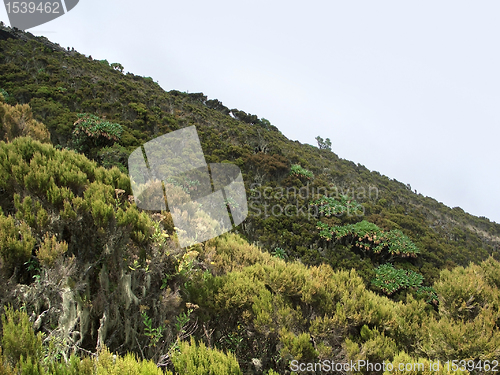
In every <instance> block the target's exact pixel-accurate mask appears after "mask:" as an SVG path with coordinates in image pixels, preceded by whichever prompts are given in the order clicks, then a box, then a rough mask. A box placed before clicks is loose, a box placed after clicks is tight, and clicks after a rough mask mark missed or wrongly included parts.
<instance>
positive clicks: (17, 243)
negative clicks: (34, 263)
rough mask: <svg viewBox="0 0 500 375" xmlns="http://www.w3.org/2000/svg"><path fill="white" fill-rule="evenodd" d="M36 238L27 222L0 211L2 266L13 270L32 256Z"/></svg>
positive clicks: (9, 270)
mask: <svg viewBox="0 0 500 375" xmlns="http://www.w3.org/2000/svg"><path fill="white" fill-rule="evenodd" d="M35 243H36V240H35V239H34V238H33V236H32V235H31V230H30V228H29V226H28V225H27V224H26V223H25V222H20V223H16V221H15V220H14V218H12V217H11V216H8V217H5V216H4V215H3V214H2V213H0V256H1V258H2V268H4V269H5V270H6V271H7V272H12V271H13V269H14V268H15V267H19V266H21V265H22V264H23V263H25V262H26V261H28V259H29V258H30V257H31V252H32V250H33V248H34V246H35Z"/></svg>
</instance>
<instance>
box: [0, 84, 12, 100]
mask: <svg viewBox="0 0 500 375" xmlns="http://www.w3.org/2000/svg"><path fill="white" fill-rule="evenodd" d="M9 98H10V95H9V93H8V92H7V91H5V90H4V89H2V88H1V87H0V103H2V102H8V101H9Z"/></svg>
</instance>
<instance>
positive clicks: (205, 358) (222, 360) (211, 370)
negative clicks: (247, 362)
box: [172, 338, 242, 375]
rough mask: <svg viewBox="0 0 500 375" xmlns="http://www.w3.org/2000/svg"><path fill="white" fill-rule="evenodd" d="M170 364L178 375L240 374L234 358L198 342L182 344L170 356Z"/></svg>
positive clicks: (229, 354)
mask: <svg viewBox="0 0 500 375" xmlns="http://www.w3.org/2000/svg"><path fill="white" fill-rule="evenodd" d="M172 363H173V364H174V367H175V371H176V372H177V373H178V374H179V375H231V374H235V375H240V374H242V372H241V370H240V366H239V364H238V361H237V360H236V357H235V356H234V355H233V354H232V353H227V354H226V353H223V352H221V351H219V350H217V349H210V348H207V347H206V346H205V344H203V342H200V343H199V344H196V343H195V341H194V339H193V338H191V343H188V342H182V343H181V344H180V348H179V351H178V352H174V353H173V354H172Z"/></svg>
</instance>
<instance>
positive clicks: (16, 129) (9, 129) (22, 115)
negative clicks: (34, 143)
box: [0, 100, 50, 142]
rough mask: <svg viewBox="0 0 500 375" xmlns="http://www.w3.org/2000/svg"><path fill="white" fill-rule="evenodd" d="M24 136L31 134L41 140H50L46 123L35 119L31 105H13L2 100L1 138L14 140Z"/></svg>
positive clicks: (0, 113) (0, 114) (0, 104)
mask: <svg viewBox="0 0 500 375" xmlns="http://www.w3.org/2000/svg"><path fill="white" fill-rule="evenodd" d="M23 136H30V137H31V138H33V139H36V140H39V141H40V142H50V133H49V131H48V130H47V128H46V127H45V125H44V124H42V123H40V122H38V121H37V120H35V119H33V114H32V112H31V108H30V106H29V105H27V104H16V105H15V106H11V105H8V104H6V103H2V101H1V100H0V140H5V141H12V140H13V139H14V138H16V137H23Z"/></svg>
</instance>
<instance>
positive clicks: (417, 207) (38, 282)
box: [0, 27, 500, 373]
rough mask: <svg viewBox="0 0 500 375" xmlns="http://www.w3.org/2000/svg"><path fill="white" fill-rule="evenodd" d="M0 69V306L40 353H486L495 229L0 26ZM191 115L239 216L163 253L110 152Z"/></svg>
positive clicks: (202, 99)
mask: <svg viewBox="0 0 500 375" xmlns="http://www.w3.org/2000/svg"><path fill="white" fill-rule="evenodd" d="M0 72H1V73H0V94H1V96H0V137H1V138H2V139H3V140H5V141H6V142H0V177H1V178H0V208H1V210H0V260H1V267H0V271H1V272H0V277H1V281H2V284H3V285H5V286H6V287H5V288H3V289H2V291H1V292H0V301H1V303H2V305H3V306H6V305H7V304H8V303H11V304H13V305H14V306H15V307H17V308H20V307H23V306H24V307H23V309H24V310H25V311H26V312H27V313H28V315H29V316H30V317H31V319H32V323H34V327H35V330H37V331H40V332H43V333H44V334H46V336H47V337H49V338H50V339H52V341H51V342H52V344H51V345H52V346H51V347H49V346H48V344H47V347H46V349H47V353H48V354H47V355H46V358H52V357H50V356H51V355H52V356H53V357H54V358H56V357H57V356H59V357H63V358H67V357H68V356H69V355H70V354H71V353H73V352H76V353H78V354H79V355H84V353H87V354H88V353H89V352H90V353H93V354H94V353H96V351H97V350H98V349H99V348H101V347H102V345H106V346H108V347H109V348H110V350H112V351H114V352H117V353H118V354H120V355H122V354H125V353H126V352H128V351H131V352H134V353H136V354H137V355H140V356H142V358H143V359H151V358H152V359H153V360H154V361H155V363H157V364H158V365H159V366H160V367H168V368H170V369H173V367H172V366H173V365H175V364H174V363H172V357H171V356H175V354H176V353H178V351H177V348H179V347H181V346H182V347H183V348H184V350H186V351H187V350H189V349H185V344H182V345H181V342H182V341H186V338H187V337H188V336H193V337H195V338H196V340H197V341H198V342H203V343H205V345H207V346H208V347H215V348H218V349H222V350H226V351H227V350H229V351H231V352H232V353H234V355H235V356H236V358H237V360H238V362H239V366H240V367H241V368H243V369H244V370H245V373H249V372H251V371H255V372H257V373H262V372H263V371H264V370H266V371H267V370H269V369H273V370H276V371H280V373H285V372H286V371H288V370H289V367H290V363H291V361H293V360H297V361H298V360H302V361H306V360H308V361H318V360H324V359H335V360H336V361H344V362H345V361H349V360H354V361H356V360H370V361H372V362H377V361H378V362H381V361H383V360H389V361H392V362H394V363H398V362H404V361H405V360H406V361H409V360H412V361H416V360H417V359H419V358H423V359H422V360H423V361H428V360H436V359H440V360H447V359H450V358H453V359H459V360H462V359H464V360H465V359H470V360H479V359H481V360H493V359H495V358H498V355H500V333H499V328H498V326H499V323H500V310H499V306H500V302H499V301H500V291H499V288H500V281H499V280H500V278H499V275H500V271H499V270H500V266H499V262H498V260H499V259H500V254H499V250H500V225H498V224H496V223H492V222H490V221H489V220H488V219H486V218H477V217H474V216H471V215H469V214H467V213H465V212H463V210H461V209H460V208H453V209H452V208H448V207H446V206H444V205H443V204H441V203H439V202H436V201H435V200H434V199H432V198H428V197H423V196H422V195H420V194H417V193H415V192H413V191H411V189H410V188H409V187H408V186H407V185H404V184H402V183H400V182H398V181H395V180H391V179H389V178H388V177H386V176H382V175H380V174H379V173H378V172H373V171H369V170H368V169H367V168H365V167H363V166H362V165H359V164H355V163H353V162H350V161H347V160H343V159H341V158H339V157H338V156H337V155H336V154H335V153H334V152H332V151H330V150H329V149H327V148H326V149H319V148H316V147H313V146H311V145H303V144H300V143H299V142H296V141H295V142H294V141H290V140H288V139H287V138H286V137H285V136H284V135H283V134H281V133H280V131H279V130H278V129H277V128H276V127H275V126H273V125H272V124H271V123H270V122H269V121H268V120H266V119H262V118H259V117H258V116H256V115H252V114H248V113H245V112H244V111H242V110H238V109H229V108H226V107H225V106H224V105H223V104H222V103H221V102H219V101H218V100H216V99H212V100H209V99H208V98H207V97H206V96H205V95H203V94H201V93H198V94H187V93H182V92H178V91H170V92H165V91H164V90H162V89H161V88H160V87H159V86H158V85H157V84H156V83H155V82H154V81H153V80H152V79H151V78H149V77H139V76H135V75H133V74H130V73H127V74H124V73H123V67H122V66H121V65H120V64H119V63H113V64H109V63H108V62H107V61H95V60H93V59H92V58H91V57H87V56H84V55H81V54H79V53H78V52H76V51H73V50H65V49H63V48H61V47H59V46H57V45H55V44H53V43H51V42H49V41H47V40H45V39H43V38H35V37H33V36H31V35H30V34H28V33H22V32H19V31H17V32H13V31H12V30H10V29H8V28H4V27H0ZM3 101H5V102H6V103H3ZM79 114H84V115H81V116H80V117H79ZM81 119H87V120H88V121H90V123H91V124H92V126H94V125H95V128H92V127H88V128H85V127H84V126H83V125H82V122H81ZM191 125H195V126H196V129H197V131H198V134H199V136H200V140H201V143H202V148H203V151H204V153H205V155H206V160H207V162H213V163H224V162H231V163H234V164H236V165H238V166H239V167H240V168H241V170H242V172H243V178H244V181H245V187H246V192H247V197H248V203H249V217H248V218H247V219H246V220H245V221H244V222H243V223H242V224H241V225H240V226H238V227H237V228H236V229H234V230H233V232H234V233H230V234H226V235H224V236H221V237H218V238H214V239H212V240H209V241H207V242H206V243H204V244H200V245H195V246H192V247H190V248H188V249H180V248H179V246H178V245H177V243H176V241H175V237H176V235H175V233H174V227H173V222H172V219H171V216H170V213H169V212H168V211H161V212H160V211H158V212H146V211H141V210H139V209H138V208H137V206H136V205H135V204H134V202H133V197H131V196H130V194H131V193H132V192H131V187H130V181H129V178H128V176H127V158H128V156H129V154H130V153H131V152H132V151H133V150H134V149H136V148H137V147H139V146H141V145H142V144H144V143H145V142H147V141H149V140H150V139H153V138H155V137H157V136H159V135H161V134H165V133H167V132H170V131H173V130H177V129H181V128H184V127H187V126H191ZM49 133H50V141H49V139H48V138H49V137H48V134H49ZM25 136H30V137H31V138H28V137H25ZM32 138H35V139H37V140H33V139H32ZM77 151H78V152H77ZM83 154H84V155H83ZM178 194H179V196H183V194H185V191H183V189H182V187H179V189H178ZM325 195H327V196H328V197H330V198H334V201H333V202H334V203H331V202H332V201H330V204H333V205H335V207H341V208H342V210H343V211H342V212H341V213H342V214H339V215H327V214H324V212H323V214H322V213H320V209H321V208H325V207H328V205H322V203H318V201H319V200H320V199H323V197H324V196H325ZM353 207H356V210H354V209H353ZM349 209H352V210H351V211H347V210H349ZM204 220H205V219H204V218H203V216H200V221H199V224H200V227H206V226H208V224H210V223H209V222H208V221H204ZM323 227H326V228H328V230H327V231H326V232H322V230H321V228H323ZM331 228H334V229H333V230H332V232H335V231H337V232H335V233H337V234H338V233H339V232H342V233H343V234H342V235H337V236H336V237H335V238H333V237H331V236H330V235H331V233H329V232H328V231H329V230H331ZM367 228H368V229H367ZM325 233H326V234H325ZM329 236H330V238H329ZM375 236H376V237H375ZM379 245H380V246H379ZM392 245H395V246H392ZM405 248H411V249H413V250H412V251H413V252H406V253H405V252H404V251H403V250H404V249H405ZM376 249H382V250H381V253H377V252H376V251H375V250H376ZM414 249H418V251H417V250H414ZM377 251H378V250H377ZM279 258H283V259H279ZM470 262H474V264H469V263H470ZM388 263H390V266H388ZM392 266H394V267H392ZM381 270H382V271H384V272H386V274H383V273H382V272H381ZM384 277H386V278H385V279H384ZM391 277H392V279H391ZM373 280H378V284H377V282H375V283H374V282H373ZM386 281H387V283H386ZM397 282H402V283H406V284H407V286H406V287H403V288H401V285H400V284H397ZM393 284H397V285H396V287H398V288H399V289H397V288H395V289H394V291H392V289H391V290H389V287H388V286H387V285H391V286H394V285H393ZM384 285H386V286H384ZM381 286H382V287H381ZM431 287H432V288H431ZM388 291H389V292H388ZM421 291H424V292H425V291H427V292H429V293H428V294H425V293H421ZM434 292H435V293H436V296H437V297H436V298H435V299H430V300H429V299H428V298H427V297H428V296H429V295H432V293H434ZM4 310H5V311H8V309H4ZM21 320H22V319H21ZM21 320H20V321H21ZM4 325H5V324H4ZM7 326H8V327H9V329H10V330H15V329H19V330H21V329H23V328H22V327H14V326H15V324H11V325H7ZM443 332H444V333H443ZM4 337H5V336H4ZM50 339H49V340H47V343H48V342H49V341H50ZM5 342H7V341H5V340H4V341H2V345H3V349H4V352H5V350H7V354H5V356H4V357H5V358H7V359H8V360H12V359H9V358H11V357H9V355H10V354H9V353H11V354H12V353H13V351H12V350H11V349H9V346H8V345H7V346H6V345H5ZM49 348H52V349H50V350H49ZM9 350H11V351H10V352H9ZM51 350H52V351H51ZM200 350H201V349H200ZM51 353H52V354H51ZM59 357H58V358H59ZM221 358H222V357H221ZM232 358H233V357H231V356H230V358H229V359H227V361H228V363H230V364H229V365H228V366H233V365H234V361H233V359H232ZM191 359H193V358H191ZM14 362H16V361H14ZM174 362H175V361H174ZM426 363H428V362H426ZM13 365H15V363H13ZM1 366H3V365H2V362H1V361H0V370H1V369H2V368H1ZM176 369H177V367H176ZM180 373H182V372H180Z"/></svg>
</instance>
